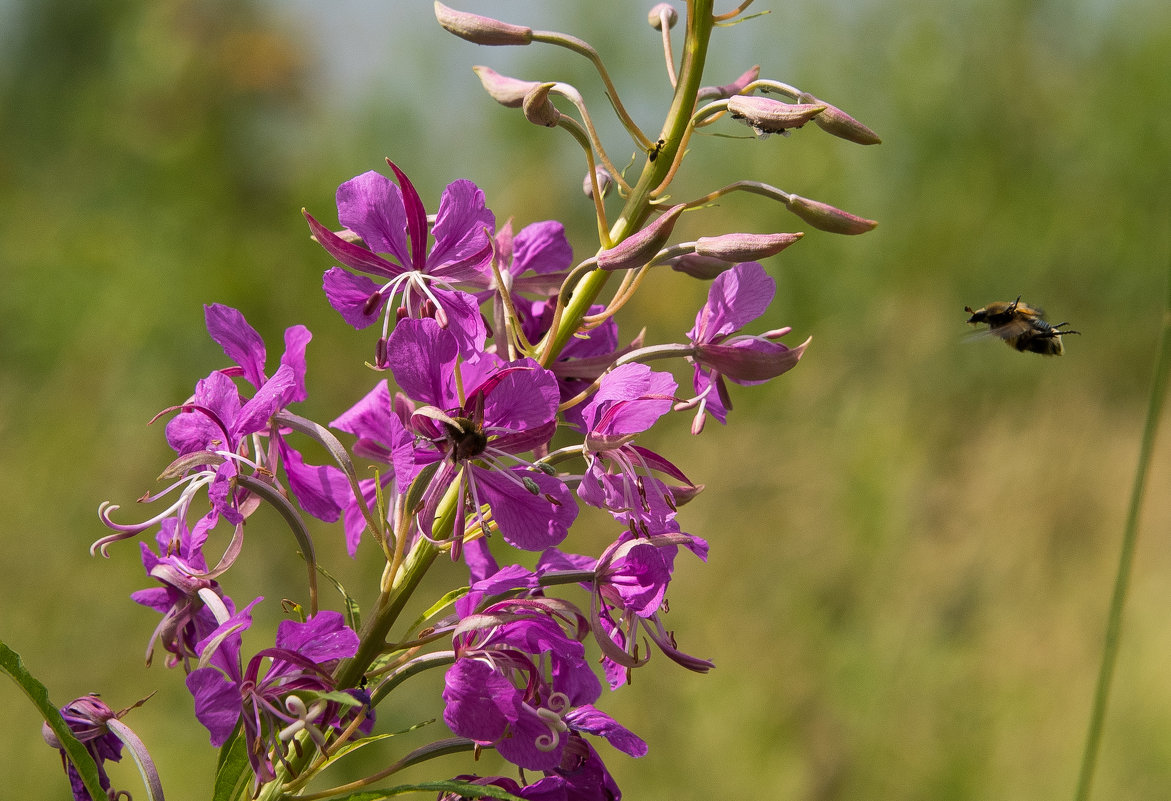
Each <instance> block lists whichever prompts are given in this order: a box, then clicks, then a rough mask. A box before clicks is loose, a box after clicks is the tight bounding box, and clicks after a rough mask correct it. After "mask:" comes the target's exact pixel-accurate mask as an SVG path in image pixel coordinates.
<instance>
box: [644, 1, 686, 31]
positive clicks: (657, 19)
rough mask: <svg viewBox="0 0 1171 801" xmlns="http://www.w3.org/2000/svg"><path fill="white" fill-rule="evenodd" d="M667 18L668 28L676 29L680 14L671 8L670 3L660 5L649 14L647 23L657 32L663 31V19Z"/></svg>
mask: <svg viewBox="0 0 1171 801" xmlns="http://www.w3.org/2000/svg"><path fill="white" fill-rule="evenodd" d="M664 16H666V18H667V27H668V28H674V27H675V23H676V22H678V21H679V13H678V12H677V11H676V10H675V9H674V8H672V7H671V5H670V4H669V3H658V4H656V5H655V7H654V8H652V9H651V10H650V13H648V14H647V22H649V23H650V24H651V27H652V28H654V29H655V30H656V31H661V30H663V17H664Z"/></svg>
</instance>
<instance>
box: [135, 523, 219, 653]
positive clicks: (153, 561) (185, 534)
mask: <svg viewBox="0 0 1171 801" xmlns="http://www.w3.org/2000/svg"><path fill="white" fill-rule="evenodd" d="M214 523H215V518H214V516H207V517H204V518H201V519H200V521H199V522H198V523H196V525H195V529H194V531H189V530H188V528H187V524H186V522H185V521H184V520H183V519H182V518H181V517H172V518H168V519H167V520H164V521H163V523H162V526H161V527H160V528H159V532H158V534H157V535H156V541H157V543H158V551H159V552H158V555H155V553H154V551H152V550H151V549H150V547H149V546H148V545H147V544H146V543H145V542H143V543H139V545H140V547H141V548H142V563H143V566H144V567H145V568H146V573H147V575H148V576H150V577H151V578H153V579H156V580H157V581H158V582H159V583H160V584H161V585H162V586H161V587H154V588H151V589H146V590H139V591H138V592H135V593H132V594H131V596H130V597H131V599H133V600H134V601H135V602H136V603H140V604H142V605H143V606H148V607H150V608H152V609H154V610H155V611H156V612H160V613H161V614H162V616H163V617H162V620H160V621H159V624H158V626H156V627H155V630H154V634H152V635H151V639H150V644H149V645H148V646H147V649H146V663H147V664H148V665H149V664H150V662H151V658H152V655H153V652H154V646H155V643H156V642H160V643H161V644H162V646H163V648H164V649H165V650H166V651H167V652H168V654H169V655H168V657H167V667H174V666H175V665H177V664H179V662H181V661H182V662H184V663H186V662H188V661H189V660H191V659H193V658H195V657H197V656H198V654H197V653H196V651H195V646H196V643H198V642H199V641H200V640H203V639H204V638H206V637H207V636H208V635H209V634H211V632H212V631H214V630H215V629H216V627H217V626H219V624H220V623H222V622H223V621H224V620H226V619H227V618H228V617H230V616H231V614H232V612H233V611H234V609H235V607H234V606H233V604H232V600H231V599H230V598H228V597H227V596H225V595H224V594H223V591H222V590H221V589H220V586H219V584H218V583H217V582H216V581H215V580H214V579H213V578H212V577H211V576H210V574H209V573H208V569H207V562H206V560H205V559H204V557H203V551H202V548H203V543H204V541H205V540H206V539H207V534H208V528H209V527H210V526H211V525H214Z"/></svg>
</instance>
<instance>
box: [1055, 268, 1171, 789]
mask: <svg viewBox="0 0 1171 801" xmlns="http://www.w3.org/2000/svg"><path fill="white" fill-rule="evenodd" d="M1168 268H1169V269H1168V278H1167V299H1166V305H1165V306H1164V308H1163V330H1162V335H1161V337H1160V338H1159V346H1158V352H1157V354H1156V355H1155V375H1154V379H1153V380H1152V382H1151V394H1150V399H1149V402H1148V405H1147V419H1146V424H1145V425H1144V427H1143V439H1142V446H1141V448H1140V451H1139V457H1138V467H1137V469H1136V470H1135V475H1134V486H1133V488H1132V489H1131V494H1130V507H1129V509H1127V512H1126V528H1125V529H1124V531H1123V535H1122V552H1121V553H1120V554H1119V557H1118V574H1117V576H1116V577H1115V579H1114V595H1113V597H1112V598H1111V600H1110V616H1109V619H1108V621H1107V624H1106V645H1105V649H1104V651H1103V653H1102V665H1101V668H1100V669H1099V671H1098V686H1097V689H1096V690H1095V692H1094V707H1093V712H1092V713H1091V716H1090V728H1089V732H1088V734H1087V735H1086V748H1085V752H1084V753H1083V754H1082V764H1081V772H1080V774H1079V776H1078V784H1077V794H1076V795H1075V796H1074V798H1075V799H1076V800H1077V801H1088V799H1089V797H1090V788H1091V785H1092V784H1093V781H1094V768H1095V767H1096V765H1097V761H1098V749H1099V745H1100V744H1101V741H1102V728H1103V723H1104V721H1105V718H1106V707H1107V705H1108V702H1109V699H1110V686H1111V683H1112V681H1113V678H1114V666H1115V663H1116V662H1117V661H1118V645H1119V641H1120V640H1121V638H1122V610H1123V607H1124V606H1125V604H1126V592H1127V589H1128V587H1129V586H1130V573H1131V567H1132V565H1133V563H1134V551H1135V543H1136V541H1137V540H1138V518H1139V510H1140V509H1141V507H1142V498H1143V490H1144V489H1145V487H1146V482H1147V470H1148V468H1149V467H1150V463H1151V452H1152V451H1153V450H1154V446H1155V435H1156V432H1157V430H1158V427H1159V418H1160V417H1161V416H1162V409H1163V400H1164V397H1165V396H1166V394H1167V377H1168V374H1169V373H1171V264H1169V265H1168Z"/></svg>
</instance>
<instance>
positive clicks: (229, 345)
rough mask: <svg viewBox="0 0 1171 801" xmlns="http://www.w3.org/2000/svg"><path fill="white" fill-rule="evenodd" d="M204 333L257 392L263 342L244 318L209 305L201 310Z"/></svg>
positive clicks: (226, 307) (215, 305)
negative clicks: (232, 362)
mask: <svg viewBox="0 0 1171 801" xmlns="http://www.w3.org/2000/svg"><path fill="white" fill-rule="evenodd" d="M203 318H204V320H205V322H206V323H207V333H209V334H211V338H212V339H213V340H215V341H216V342H217V343H218V344H219V346H220V347H221V348H223V349H224V354H225V355H227V357H228V358H229V359H231V360H232V361H234V362H235V363H236V364H238V365H240V366H241V367H242V368H244V377H245V378H247V379H248V382H249V383H250V384H252V386H254V387H256V388H257V389H259V388H260V385H261V384H263V383H264V360H265V352H264V340H263V339H261V338H260V334H258V333H256V329H255V328H253V327H252V326H251V325H249V324H248V321H247V320H245V319H244V315H243V314H241V313H240V312H239V311H237V310H236V309H233V308H232V307H231V306H224V305H223V304H220V303H212V304H210V305H207V306H204V307H203Z"/></svg>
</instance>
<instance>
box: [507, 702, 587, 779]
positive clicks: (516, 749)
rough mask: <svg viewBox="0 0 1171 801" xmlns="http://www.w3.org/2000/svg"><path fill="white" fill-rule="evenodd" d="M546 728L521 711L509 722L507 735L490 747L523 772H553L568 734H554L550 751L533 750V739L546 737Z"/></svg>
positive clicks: (537, 719) (528, 713) (547, 732)
mask: <svg viewBox="0 0 1171 801" xmlns="http://www.w3.org/2000/svg"><path fill="white" fill-rule="evenodd" d="M549 735H550V731H549V727H548V726H547V725H546V724H545V723H544V722H543V721H542V720H541V719H540V718H539V717H537V716H536V715H534V714H533V713H532V712H524V713H521V714H520V715H518V716H517V718H516V720H514V721H512V725H511V727H510V728H509V730H508V734H507V736H505V737H504V738H503V739H501V740H497V741H496V743H495V744H494V745H495V746H496V750H497V751H498V752H499V753H500V756H502V757H504V758H505V759H507V760H508V761H509V762H511V763H512V764H514V765H516V766H517V767H519V768H523V769H525V770H553V769H554V768H556V767H557V766H558V765H560V764H561V754H562V753H563V752H564V751H565V742H566V740H568V738H569V735H568V734H566V733H559V734H557V744H556V745H555V746H554V747H553V748H552V750H542V749H540V748H537V739H538V738H540V737H548V736H549Z"/></svg>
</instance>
